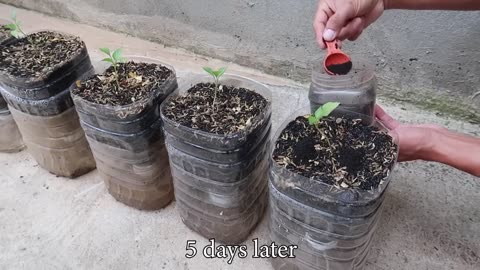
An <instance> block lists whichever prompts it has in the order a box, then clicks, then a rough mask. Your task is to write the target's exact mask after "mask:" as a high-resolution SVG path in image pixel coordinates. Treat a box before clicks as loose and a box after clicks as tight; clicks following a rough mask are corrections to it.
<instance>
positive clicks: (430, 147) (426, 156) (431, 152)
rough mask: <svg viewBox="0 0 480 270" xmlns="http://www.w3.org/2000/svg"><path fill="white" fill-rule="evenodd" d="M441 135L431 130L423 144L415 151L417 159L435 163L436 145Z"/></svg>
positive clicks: (436, 156) (436, 155)
mask: <svg viewBox="0 0 480 270" xmlns="http://www.w3.org/2000/svg"><path fill="white" fill-rule="evenodd" d="M441 137H442V134H441V132H440V131H438V130H431V132H429V133H428V135H426V136H425V138H424V140H423V141H424V143H422V144H421V145H420V148H419V149H418V150H417V155H418V157H419V159H422V160H425V161H436V159H437V158H438V154H439V153H437V150H438V149H437V145H439V141H440V140H441Z"/></svg>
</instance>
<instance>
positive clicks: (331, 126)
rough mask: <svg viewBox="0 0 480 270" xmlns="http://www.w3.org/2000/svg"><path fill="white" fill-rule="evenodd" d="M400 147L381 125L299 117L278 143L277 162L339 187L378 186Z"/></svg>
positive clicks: (387, 172) (342, 119)
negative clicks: (315, 121) (313, 121)
mask: <svg viewBox="0 0 480 270" xmlns="http://www.w3.org/2000/svg"><path fill="white" fill-rule="evenodd" d="M396 153H397V146H396V144H395V143H394V142H393V140H392V138H391V137H390V136H389V135H388V134H386V133H385V132H383V131H381V130H380V129H378V128H377V127H372V126H365V125H363V124H362V123H361V120H348V119H344V118H332V117H331V118H327V119H323V120H322V121H320V123H319V124H318V127H315V126H311V125H309V123H308V120H307V119H306V118H305V117H298V118H297V119H296V120H295V121H292V122H291V123H290V124H288V126H287V127H286V128H285V129H284V130H283V132H282V133H281V135H280V138H279V139H278V140H277V142H276V144H275V150H274V153H273V159H274V160H275V161H276V162H277V164H279V165H281V166H284V167H285V168H286V169H288V170H290V171H292V172H295V173H298V174H300V175H302V176H304V177H307V178H311V179H315V180H318V181H322V182H324V183H327V184H330V185H334V186H335V187H337V188H343V189H346V188H358V189H362V190H371V189H375V188H377V187H378V186H379V185H380V184H381V183H382V180H383V179H385V178H386V177H387V176H388V175H389V173H390V171H391V169H392V168H393V165H394V163H395V161H396Z"/></svg>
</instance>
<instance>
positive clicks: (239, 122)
mask: <svg viewBox="0 0 480 270" xmlns="http://www.w3.org/2000/svg"><path fill="white" fill-rule="evenodd" d="M215 92H217V93H216V99H215ZM266 106H267V100H266V99H265V98H264V97H263V96H262V95H260V94H258V93H256V92H254V91H251V90H248V89H245V88H235V87H233V86H226V85H220V86H219V89H218V90H217V91H216V88H215V85H214V84H211V83H199V84H197V85H195V86H193V87H192V88H191V89H189V90H188V92H187V94H185V95H182V96H177V97H175V98H173V99H171V100H170V102H169V103H168V104H167V106H166V107H165V112H164V113H165V116H166V117H168V118H169V119H171V120H173V121H175V122H177V123H179V124H181V125H183V126H187V127H190V128H193V129H198V130H201V131H205V132H209V133H214V134H223V135H228V134H233V133H236V132H240V131H243V130H247V129H249V128H250V127H251V126H252V125H253V124H255V123H253V121H254V119H255V118H256V117H257V116H258V115H260V114H261V113H262V111H264V109H265V107H266Z"/></svg>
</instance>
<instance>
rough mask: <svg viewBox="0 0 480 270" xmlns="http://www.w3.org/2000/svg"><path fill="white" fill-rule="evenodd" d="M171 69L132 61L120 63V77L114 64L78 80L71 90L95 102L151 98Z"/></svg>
mask: <svg viewBox="0 0 480 270" xmlns="http://www.w3.org/2000/svg"><path fill="white" fill-rule="evenodd" d="M172 73H173V71H171V70H170V69H168V68H167V67H164V66H161V65H158V64H149V63H135V62H132V61H130V62H127V63H120V64H119V65H118V77H117V75H116V73H115V69H114V68H113V66H110V67H109V68H108V69H107V70H106V71H105V72H104V73H103V74H101V75H94V76H92V77H90V78H89V79H88V80H85V81H83V82H80V81H77V87H75V88H74V89H73V90H72V93H73V94H74V95H78V96H80V97H81V98H83V99H85V100H87V101H90V102H93V103H96V104H102V105H112V106H117V105H121V106H124V105H128V104H132V103H134V102H136V101H139V100H143V99H145V98H148V97H149V95H150V93H151V92H152V91H153V90H154V89H156V88H157V87H158V86H161V85H162V84H163V83H165V81H166V80H167V79H168V78H170V77H171V75H172ZM117 79H118V80H117Z"/></svg>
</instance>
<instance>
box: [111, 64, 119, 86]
mask: <svg viewBox="0 0 480 270" xmlns="http://www.w3.org/2000/svg"><path fill="white" fill-rule="evenodd" d="M112 66H113V70H114V72H115V81H116V82H117V90H120V82H119V81H118V77H119V76H118V69H117V62H115V61H113V64H112Z"/></svg>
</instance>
